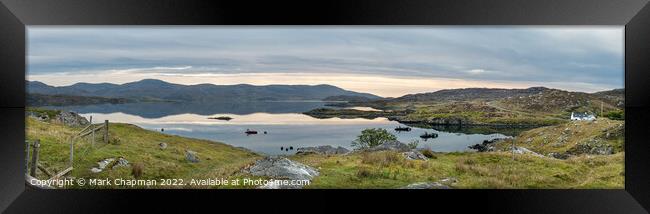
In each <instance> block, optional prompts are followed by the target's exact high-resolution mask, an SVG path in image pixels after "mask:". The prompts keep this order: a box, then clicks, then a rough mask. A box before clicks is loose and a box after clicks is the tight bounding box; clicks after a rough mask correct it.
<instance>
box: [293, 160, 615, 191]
mask: <svg viewBox="0 0 650 214" xmlns="http://www.w3.org/2000/svg"><path fill="white" fill-rule="evenodd" d="M291 159H294V160H297V161H300V162H303V163H305V164H307V165H310V166H313V167H316V168H319V169H320V176H318V177H316V178H315V179H314V181H313V182H312V183H311V185H310V186H308V187H307V188H399V187H403V186H406V185H408V184H411V183H415V182H436V181H439V180H440V179H444V178H455V179H457V180H458V182H457V183H455V184H449V185H451V186H452V187H453V188H577V189H582V188H587V189H588V188H598V189H601V188H605V189H607V188H619V189H620V188H624V173H623V170H624V167H623V165H624V155H623V153H618V154H615V155H603V156H578V157H572V158H570V159H568V160H559V159H553V158H540V157H535V156H531V155H517V156H516V158H515V160H513V159H512V156H511V154H510V153H507V152H489V153H474V152H463V153H439V154H436V156H435V158H433V159H429V160H427V161H423V160H406V159H404V157H402V156H401V154H399V153H396V152H372V153H356V154H352V155H297V156H293V157H291Z"/></svg>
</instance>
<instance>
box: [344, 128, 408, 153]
mask: <svg viewBox="0 0 650 214" xmlns="http://www.w3.org/2000/svg"><path fill="white" fill-rule="evenodd" d="M395 140H397V137H395V135H393V134H391V133H390V132H388V131H386V129H380V128H374V129H364V130H363V131H361V135H359V136H357V139H356V140H354V141H352V147H355V148H356V149H366V148H372V147H375V146H379V145H381V144H383V143H385V142H388V141H395Z"/></svg>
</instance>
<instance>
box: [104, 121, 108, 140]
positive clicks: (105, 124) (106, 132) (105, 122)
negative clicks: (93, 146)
mask: <svg viewBox="0 0 650 214" xmlns="http://www.w3.org/2000/svg"><path fill="white" fill-rule="evenodd" d="M104 143H106V144H108V120H104Z"/></svg>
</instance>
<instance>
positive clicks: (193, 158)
mask: <svg viewBox="0 0 650 214" xmlns="http://www.w3.org/2000/svg"><path fill="white" fill-rule="evenodd" d="M185 159H186V160H187V161H189V162H192V163H198V162H199V155H198V153H196V152H195V151H191V150H187V151H185Z"/></svg>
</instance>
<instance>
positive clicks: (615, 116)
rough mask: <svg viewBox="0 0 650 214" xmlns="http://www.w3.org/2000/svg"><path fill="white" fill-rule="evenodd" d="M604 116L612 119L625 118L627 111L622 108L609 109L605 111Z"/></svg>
mask: <svg viewBox="0 0 650 214" xmlns="http://www.w3.org/2000/svg"><path fill="white" fill-rule="evenodd" d="M604 116H605V117H607V118H609V119H611V120H625V111H622V110H617V111H609V112H607V113H605V115H604Z"/></svg>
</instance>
